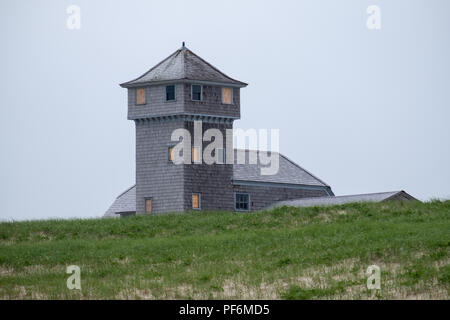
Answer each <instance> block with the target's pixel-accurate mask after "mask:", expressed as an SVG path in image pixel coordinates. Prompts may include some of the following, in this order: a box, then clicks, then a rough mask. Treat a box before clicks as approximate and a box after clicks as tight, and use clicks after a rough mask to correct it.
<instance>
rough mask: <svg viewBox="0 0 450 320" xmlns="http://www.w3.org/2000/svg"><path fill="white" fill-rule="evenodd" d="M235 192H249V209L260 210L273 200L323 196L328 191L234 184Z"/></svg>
mask: <svg viewBox="0 0 450 320" xmlns="http://www.w3.org/2000/svg"><path fill="white" fill-rule="evenodd" d="M235 192H242V193H249V194H250V203H251V210H260V209H263V208H265V207H267V206H268V205H270V204H272V203H274V202H277V201H281V200H291V199H299V198H310V197H324V196H327V195H328V193H327V192H326V191H325V190H324V189H322V190H321V189H317V190H310V189H294V188H281V187H273V186H267V187H263V186H247V185H234V186H233V194H234V193H235ZM233 201H234V198H233ZM233 205H234V202H233ZM233 209H234V206H233Z"/></svg>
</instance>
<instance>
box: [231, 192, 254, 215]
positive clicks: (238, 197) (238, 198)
mask: <svg viewBox="0 0 450 320" xmlns="http://www.w3.org/2000/svg"><path fill="white" fill-rule="evenodd" d="M234 200H235V205H234V208H235V209H236V210H237V211H250V195H249V194H248V193H235V194H234Z"/></svg>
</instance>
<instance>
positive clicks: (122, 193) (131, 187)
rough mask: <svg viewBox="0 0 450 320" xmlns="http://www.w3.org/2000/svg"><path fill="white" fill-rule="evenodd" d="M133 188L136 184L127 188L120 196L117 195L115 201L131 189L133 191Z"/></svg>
mask: <svg viewBox="0 0 450 320" xmlns="http://www.w3.org/2000/svg"><path fill="white" fill-rule="evenodd" d="M134 187H136V184H133V185H132V186H131V187H129V188H128V189H127V190H125V191H124V192H122V193H121V194H119V195H118V196H117V197H116V199H119V198H120V197H121V196H123V195H124V194H125V193H127V192H128V191H130V190H131V189H133V188H134Z"/></svg>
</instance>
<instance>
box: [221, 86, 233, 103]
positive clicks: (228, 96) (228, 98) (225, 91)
mask: <svg viewBox="0 0 450 320" xmlns="http://www.w3.org/2000/svg"><path fill="white" fill-rule="evenodd" d="M222 103H225V104H232V103H233V90H232V89H231V88H222Z"/></svg>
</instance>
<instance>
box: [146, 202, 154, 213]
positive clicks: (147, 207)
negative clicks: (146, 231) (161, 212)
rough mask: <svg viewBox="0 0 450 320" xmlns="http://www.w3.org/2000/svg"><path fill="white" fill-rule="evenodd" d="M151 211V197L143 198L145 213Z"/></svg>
mask: <svg viewBox="0 0 450 320" xmlns="http://www.w3.org/2000/svg"><path fill="white" fill-rule="evenodd" d="M150 212H152V199H145V213H150Z"/></svg>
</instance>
